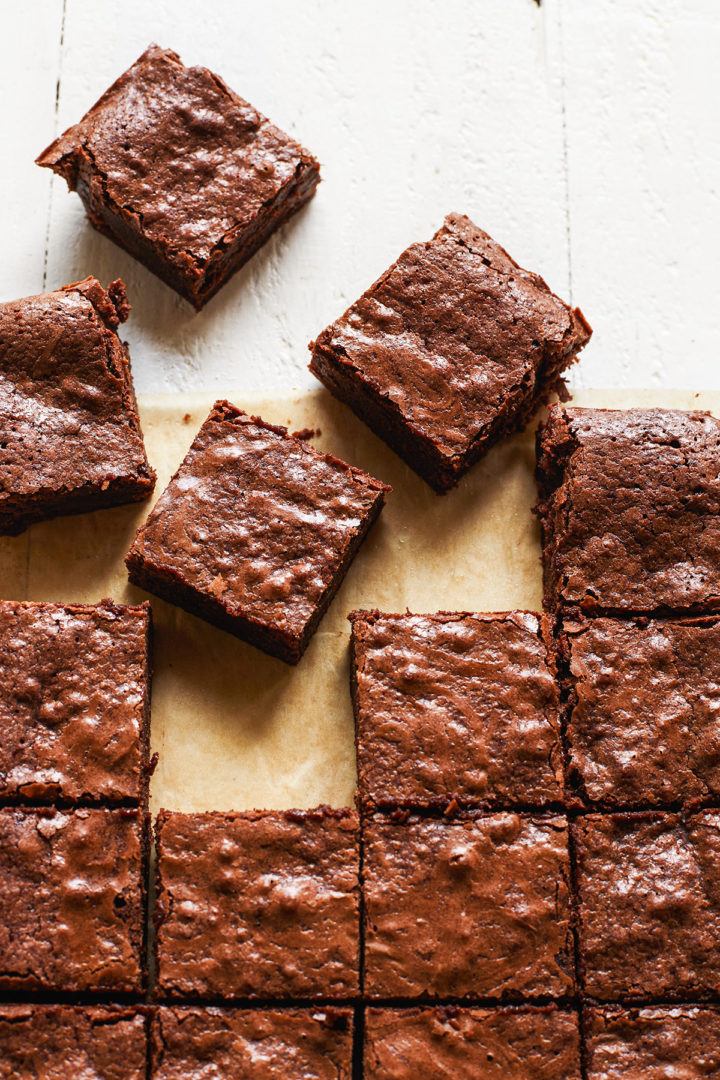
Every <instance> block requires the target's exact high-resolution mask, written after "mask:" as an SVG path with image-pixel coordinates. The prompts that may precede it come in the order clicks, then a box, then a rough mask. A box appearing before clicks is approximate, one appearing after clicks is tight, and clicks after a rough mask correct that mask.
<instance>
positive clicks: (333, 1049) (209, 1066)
mask: <svg viewBox="0 0 720 1080" xmlns="http://www.w3.org/2000/svg"><path fill="white" fill-rule="evenodd" d="M352 1031H353V1014H352V1012H351V1011H350V1010H349V1009H337V1008H330V1009H284V1010H282V1011H281V1010H274V1011H273V1010H270V1009H257V1010H254V1009H253V1010H250V1009H214V1008H210V1009H202V1008H170V1007H163V1008H159V1009H157V1011H156V1013H155V1015H154V1017H153V1024H152V1065H151V1076H152V1080H188V1078H189V1077H201V1076H207V1077H208V1078H209V1077H211V1076H212V1077H218V1078H223V1080H225V1078H227V1080H231V1078H237V1080H240V1077H242V1080H290V1077H292V1080H350V1078H351V1076H352Z"/></svg>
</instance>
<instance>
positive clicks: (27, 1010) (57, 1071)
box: [0, 1004, 147, 1080]
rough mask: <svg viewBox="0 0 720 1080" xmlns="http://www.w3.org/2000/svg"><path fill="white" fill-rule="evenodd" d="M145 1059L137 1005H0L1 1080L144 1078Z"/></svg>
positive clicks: (142, 1025) (143, 1026) (144, 1039)
mask: <svg viewBox="0 0 720 1080" xmlns="http://www.w3.org/2000/svg"><path fill="white" fill-rule="evenodd" d="M146 1063H147V1035H146V1021H145V1017H144V1016H143V1015H142V1014H141V1013H140V1012H139V1011H138V1010H136V1009H132V1008H123V1007H120V1006H113V1007H108V1006H102V1007H101V1006H99V1005H97V1006H85V1007H80V1006H77V1007H73V1006H70V1005H30V1004H27V1005H6V1004H0V1080H147V1073H146Z"/></svg>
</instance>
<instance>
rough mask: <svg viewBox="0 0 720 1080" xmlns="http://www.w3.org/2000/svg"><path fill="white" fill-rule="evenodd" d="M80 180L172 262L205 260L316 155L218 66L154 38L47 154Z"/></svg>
mask: <svg viewBox="0 0 720 1080" xmlns="http://www.w3.org/2000/svg"><path fill="white" fill-rule="evenodd" d="M38 164H39V165H45V166H49V167H51V168H54V169H55V171H56V172H60V173H62V174H63V175H64V176H65V177H66V179H67V180H68V184H69V186H70V187H71V188H73V189H74V188H75V187H76V186H77V181H78V177H80V178H81V179H84V180H85V182H87V179H88V174H89V176H90V177H93V178H95V180H96V182H97V181H99V182H100V184H101V186H102V197H103V198H104V200H105V201H106V202H108V203H110V205H111V206H114V207H115V208H117V209H122V210H123V211H126V212H127V213H128V214H130V215H132V216H133V217H135V219H136V220H137V227H138V228H139V229H140V230H141V231H142V233H143V234H144V235H145V236H146V237H147V238H148V239H149V240H150V241H151V242H152V243H154V244H156V245H157V246H158V247H159V248H160V249H161V250H162V251H163V253H164V255H165V257H166V258H168V259H170V260H171V261H173V262H177V263H180V264H181V265H182V264H185V263H187V262H188V261H190V260H191V259H192V260H193V261H196V262H197V261H200V262H205V261H206V260H207V259H208V258H209V257H210V255H211V254H212V253H213V249H214V248H217V247H219V246H221V245H224V244H227V243H230V242H231V241H232V234H233V232H234V231H241V230H243V229H245V228H247V226H248V225H249V224H250V223H251V222H252V220H253V219H254V218H255V217H256V216H257V214H258V212H259V211H260V210H261V209H262V207H263V205H264V204H266V203H269V202H271V201H272V200H273V199H274V198H275V197H276V196H277V195H278V194H279V193H280V191H281V189H282V188H283V187H284V186H285V185H286V184H288V183H289V182H290V181H292V180H293V179H294V177H295V175H296V173H298V172H299V171H300V170H301V169H302V168H303V167H305V166H307V165H311V166H316V164H317V163H316V162H315V160H314V159H313V158H312V156H311V155H310V154H309V153H308V152H307V151H306V150H304V149H303V148H302V147H301V146H300V145H299V144H298V143H297V142H295V140H294V139H291V138H290V137H289V136H288V135H286V134H285V133H284V132H282V131H280V130H279V128H276V127H275V126H274V124H271V123H270V121H269V120H268V119H267V118H266V117H264V116H263V115H262V114H261V113H259V112H258V111H257V110H256V109H254V108H253V107H252V105H250V104H248V102H247V101H243V99H242V98H241V97H238V95H237V94H234V93H233V92H232V90H230V89H229V88H228V87H227V86H226V85H225V83H224V82H223V81H222V79H221V78H219V77H218V76H217V75H215V74H214V73H213V72H212V71H208V69H207V68H203V67H190V68H188V67H185V66H184V64H183V63H182V62H181V60H180V57H179V56H177V54H176V53H174V52H171V51H170V50H169V49H161V48H158V46H157V45H151V46H150V47H149V48H148V49H146V51H145V52H144V53H143V54H142V56H141V57H140V58H139V59H138V60H137V61H136V62H135V63H134V64H133V65H132V67H131V68H129V69H128V70H127V71H126V72H125V73H124V74H123V75H121V76H120V78H119V79H118V80H117V81H116V82H115V83H113V85H112V86H111V87H110V89H109V90H107V91H106V92H105V93H104V94H103V96H102V97H101V98H100V100H99V101H98V102H97V103H96V104H95V105H93V107H92V108H91V109H90V111H89V112H88V113H86V115H85V116H84V117H83V119H82V120H81V121H80V122H79V123H78V124H76V125H75V126H74V127H71V128H69V129H68V130H67V131H66V132H65V133H64V134H63V135H61V136H60V138H59V139H56V140H55V142H54V143H52V145H51V146H49V147H48V148H47V150H45V151H44V153H43V154H41V155H40V157H39V158H38Z"/></svg>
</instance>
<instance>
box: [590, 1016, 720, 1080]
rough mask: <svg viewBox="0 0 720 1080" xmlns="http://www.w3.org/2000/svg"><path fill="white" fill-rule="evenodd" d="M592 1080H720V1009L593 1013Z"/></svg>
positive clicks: (591, 1037)
mask: <svg viewBox="0 0 720 1080" xmlns="http://www.w3.org/2000/svg"><path fill="white" fill-rule="evenodd" d="M584 1026H585V1045H586V1065H587V1077H588V1080H701V1078H702V1080H713V1078H714V1080H718V1078H720V1009H717V1008H712V1007H709V1006H708V1007H705V1008H703V1007H699V1006H695V1007H686V1008H674V1009H673V1008H660V1007H654V1008H647V1009H619V1008H612V1009H611V1008H606V1009H588V1010H587V1017H586V1022H585V1025H584Z"/></svg>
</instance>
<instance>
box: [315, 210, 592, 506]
mask: <svg viewBox="0 0 720 1080" xmlns="http://www.w3.org/2000/svg"><path fill="white" fill-rule="evenodd" d="M591 333H592V331H591V329H590V327H589V326H588V324H587V322H586V321H585V319H584V317H583V315H582V313H581V312H580V311H579V310H578V309H575V310H573V309H571V308H570V307H568V305H567V304H565V303H563V301H562V300H560V299H559V298H558V297H557V296H555V295H554V294H553V293H552V292H551V291H550V289H549V288H548V286H547V285H546V284H545V282H544V281H543V280H542V278H540V277H539V276H538V275H537V274H532V273H530V272H528V271H527V270H523V269H522V268H521V267H519V266H518V265H517V263H515V262H514V260H513V259H511V258H510V256H509V255H508V254H507V252H506V251H504V250H503V248H501V247H500V245H499V244H497V243H496V242H495V241H494V240H492V238H491V237H489V236H488V235H487V233H484V232H483V231H482V230H481V229H478V228H477V226H475V225H473V223H472V222H471V221H470V220H469V219H468V218H467V217H464V216H463V215H459V214H450V215H449V216H448V217H447V218H446V219H445V223H444V225H443V227H442V228H441V229H440V230H439V231H438V232H437V233H436V234H435V236H434V237H433V238H432V240H429V241H427V242H425V243H420V244H413V245H412V246H411V247H409V248H408V249H407V250H406V251H404V252H403V254H402V255H401V256H400V258H399V259H398V260H397V261H396V262H395V263H394V264H393V265H392V266H391V267H390V268H389V269H388V270H387V271H386V272H385V273H384V274H383V275H382V276H381V277H380V278H379V279H378V280H377V281H376V282H375V283H374V284H373V285H372V286H371V287H370V288H369V289H368V291H367V292H366V293H364V295H363V296H362V297H361V298H360V299H359V300H358V301H357V302H356V303H355V304H353V305H352V306H351V307H350V308H348V310H347V311H346V312H345V314H344V315H343V316H342V317H341V318H340V319H338V320H337V322H335V323H333V324H332V325H331V326H329V327H327V329H325V330H324V331H323V332H322V333H321V334H320V335H319V336H318V338H317V340H316V341H314V342H312V343H311V345H310V349H311V352H312V360H311V363H310V370H311V371H312V372H313V374H314V375H316V376H317V378H318V379H320V381H321V382H323V383H324V384H325V386H327V388H328V389H329V390H330V392H331V393H332V394H334V395H335V397H337V398H338V399H339V400H340V401H343V402H345V404H347V405H349V406H350V408H351V409H353V411H354V412H355V413H356V414H357V415H358V416H359V417H360V419H361V420H363V421H364V422H365V423H366V424H367V425H368V426H369V427H370V428H371V429H372V430H373V431H374V432H375V434H376V435H378V436H379V437H380V438H381V439H383V440H384V441H385V442H386V443H388V445H389V446H390V447H392V449H393V450H394V451H395V452H396V453H397V454H399V456H400V457H401V458H403V460H404V461H405V462H407V464H408V465H409V466H410V467H411V468H412V469H414V470H415V472H417V473H418V474H419V475H420V476H421V477H422V478H423V479H424V480H426V481H427V483H428V484H430V486H431V487H433V488H434V489H435V490H436V491H438V492H444V491H447V490H449V489H450V488H451V487H454V486H455V484H457V482H458V480H459V479H460V477H461V476H462V475H463V473H464V472H466V471H467V469H469V468H470V466H471V465H472V464H473V463H474V462H475V461H477V460H478V459H479V458H480V457H482V456H483V455H484V454H485V453H486V452H487V450H488V449H489V448H490V447H491V446H492V445H494V444H495V443H496V442H498V441H499V440H500V439H502V438H504V437H505V436H507V435H509V434H512V433H514V432H516V431H519V430H520V429H521V428H522V427H524V426H525V424H526V423H527V421H528V420H529V418H530V417H531V416H532V414H533V413H534V412H535V411H536V409H537V408H538V407H539V406H540V405H541V404H543V403H544V402H546V401H547V400H549V398H550V396H551V395H552V394H554V393H560V394H561V395H562V393H563V391H564V383H563V381H562V372H563V370H564V369H565V368H566V367H567V366H568V365H569V364H570V363H572V361H573V360H574V358H575V356H576V355H577V353H578V352H579V351H580V349H581V348H582V347H583V346H584V345H585V344H586V343H587V341H588V340H589V338H590V335H591Z"/></svg>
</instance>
